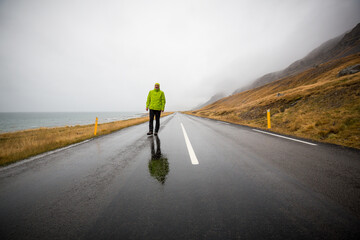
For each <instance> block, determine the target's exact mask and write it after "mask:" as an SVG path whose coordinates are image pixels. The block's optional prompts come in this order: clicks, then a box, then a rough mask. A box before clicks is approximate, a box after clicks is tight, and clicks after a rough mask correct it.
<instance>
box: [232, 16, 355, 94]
mask: <svg viewBox="0 0 360 240" xmlns="http://www.w3.org/2000/svg"><path fill="white" fill-rule="evenodd" d="M357 52H360V23H359V24H357V25H356V27H355V28H353V29H352V30H351V31H350V32H348V33H346V34H342V35H340V36H338V37H336V38H333V39H330V40H328V41H326V42H325V43H323V44H321V45H320V46H319V47H317V48H316V49H314V50H313V51H311V52H310V53H309V54H308V55H306V56H305V57H304V58H302V59H299V60H297V61H295V62H293V63H292V64H290V65H289V66H288V67H287V68H285V69H283V70H281V71H277V72H272V73H268V74H265V75H264V76H262V77H260V78H258V79H256V80H255V81H254V82H253V83H251V84H250V85H248V86H246V87H242V88H239V89H237V90H235V92H234V93H239V92H243V91H246V90H249V89H253V88H257V87H260V86H263V85H265V84H267V83H270V82H273V81H275V80H278V79H281V78H284V77H288V76H291V75H294V74H297V73H300V72H303V71H305V70H307V69H309V68H312V67H316V66H317V65H319V64H321V63H325V62H328V61H330V60H334V59H338V58H342V57H346V56H349V55H352V54H354V53H357Z"/></svg>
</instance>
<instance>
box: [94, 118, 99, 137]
mask: <svg viewBox="0 0 360 240" xmlns="http://www.w3.org/2000/svg"><path fill="white" fill-rule="evenodd" d="M97 125H98V118H97V117H96V120H95V130H94V135H95V136H96V130H97Z"/></svg>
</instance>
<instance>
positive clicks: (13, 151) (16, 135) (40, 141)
mask: <svg viewBox="0 0 360 240" xmlns="http://www.w3.org/2000/svg"><path fill="white" fill-rule="evenodd" d="M169 114H171V113H163V114H162V116H167V115H169ZM148 120H149V118H148V117H142V118H134V119H129V120H123V121H116V122H110V123H103V124H99V125H98V129H97V136H101V135H104V134H108V133H111V132H114V131H118V130H120V129H123V128H126V127H130V126H133V125H137V124H140V123H144V122H146V121H148ZM93 137H94V124H90V125H81V126H80V125H77V126H71V127H69V126H67V127H55V128H38V129H30V130H24V131H18V132H11V133H3V134H0V149H1V152H0V166H1V165H7V164H10V163H13V162H16V161H18V160H21V159H25V158H28V157H31V156H34V155H37V154H40V153H44V152H47V151H51V150H54V149H57V148H61V147H65V146H67V145H70V144H74V143H77V142H81V141H84V140H86V139H90V138H93Z"/></svg>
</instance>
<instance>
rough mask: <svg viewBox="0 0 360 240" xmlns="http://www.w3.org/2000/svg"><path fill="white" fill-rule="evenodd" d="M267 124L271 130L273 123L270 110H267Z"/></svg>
mask: <svg viewBox="0 0 360 240" xmlns="http://www.w3.org/2000/svg"><path fill="white" fill-rule="evenodd" d="M267 122H268V128H271V122H270V109H268V110H267Z"/></svg>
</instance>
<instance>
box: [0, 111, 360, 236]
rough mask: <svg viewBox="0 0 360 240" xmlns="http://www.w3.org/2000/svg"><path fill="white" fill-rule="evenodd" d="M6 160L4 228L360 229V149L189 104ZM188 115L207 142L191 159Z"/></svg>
mask: <svg viewBox="0 0 360 240" xmlns="http://www.w3.org/2000/svg"><path fill="white" fill-rule="evenodd" d="M161 121H162V124H161V130H160V133H159V137H158V138H156V137H147V136H146V135H145V133H146V131H147V124H141V125H138V126H133V127H130V128H127V129H123V130H121V131H118V132H116V133H113V134H110V135H107V136H102V137H98V138H96V139H94V140H91V141H89V142H86V143H83V144H80V145H78V146H74V147H71V148H68V149H66V150H62V151H59V152H56V153H53V154H50V155H47V156H45V157H42V158H38V159H36V160H33V161H28V162H25V163H22V164H20V165H17V166H11V167H8V168H5V169H1V170H0V239H357V238H358V237H359V236H360V230H359V229H360V203H359V200H360V178H359V177H360V151H357V150H351V149H346V148H341V147H336V146H332V145H327V144H317V145H316V146H313V145H308V144H304V143H301V142H295V141H291V140H289V139H283V138H278V137H275V136H270V135H266V134H263V133H260V132H255V131H253V130H252V129H251V128H248V127H242V126H237V125H232V124H227V123H223V122H218V121H213V120H208V119H202V118H198V117H193V116H187V115H183V114H180V113H176V114H173V115H170V116H168V117H164V118H162V119H161ZM181 123H182V124H183V126H184V128H185V129H186V132H187V135H188V138H189V140H190V142H191V145H192V147H193V150H194V152H195V154H196V157H197V160H198V162H199V164H198V165H193V164H192V163H191V161H190V156H189V152H188V148H187V145H186V142H185V139H184V134H183V130H182V128H181Z"/></svg>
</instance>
